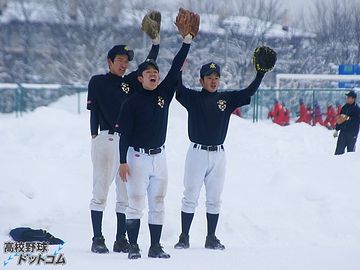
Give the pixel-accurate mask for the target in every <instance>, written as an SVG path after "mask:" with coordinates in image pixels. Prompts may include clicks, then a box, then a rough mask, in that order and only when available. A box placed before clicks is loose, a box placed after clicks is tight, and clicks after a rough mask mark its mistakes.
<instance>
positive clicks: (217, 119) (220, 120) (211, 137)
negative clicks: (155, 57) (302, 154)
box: [175, 47, 276, 250]
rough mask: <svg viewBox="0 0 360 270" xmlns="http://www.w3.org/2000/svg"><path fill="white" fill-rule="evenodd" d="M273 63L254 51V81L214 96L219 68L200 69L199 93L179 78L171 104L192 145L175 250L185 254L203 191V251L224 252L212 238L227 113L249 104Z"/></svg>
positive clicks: (268, 54)
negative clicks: (182, 112)
mask: <svg viewBox="0 0 360 270" xmlns="http://www.w3.org/2000/svg"><path fill="white" fill-rule="evenodd" d="M275 61H276V53H275V52H274V51H273V50H272V49H270V48H268V47H260V48H257V49H256V51H255V54H254V62H255V66H256V70H257V74H256V77H255V79H254V81H253V82H252V83H251V84H250V85H249V86H248V87H247V88H245V89H244V90H241V91H232V92H218V91H217V90H218V88H219V83H220V75H221V74H220V66H219V65H218V64H216V63H214V62H211V63H208V64H205V65H203V66H202V67H201V70H200V83H201V85H202V87H203V88H202V90H201V91H195V90H191V89H188V88H186V87H185V86H184V85H183V84H182V80H181V76H180V79H179V85H178V87H177V90H176V99H177V100H178V101H179V102H180V103H181V104H182V105H183V106H184V107H185V108H186V110H187V111H188V135H189V139H190V141H191V143H190V146H189V149H188V152H187V156H186V162H185V175H184V186H185V191H184V197H183V199H182V209H181V227H182V232H181V234H180V237H179V242H178V243H177V244H175V248H177V249H186V248H189V247H190V244H189V230H190V226H191V222H192V220H193V217H194V213H195V208H196V207H197V205H198V198H199V194H200V190H201V188H202V186H203V185H205V189H206V217H207V237H206V241H205V248H208V249H220V250H223V249H225V246H224V245H223V244H221V242H220V240H219V239H218V238H217V237H216V236H215V230H216V227H217V223H218V218H219V212H220V204H221V193H222V190H223V186H224V180H225V164H226V160H225V148H224V146H223V143H224V140H225V137H226V134H227V130H228V125H229V119H230V116H231V113H232V112H233V111H234V110H235V108H238V107H241V106H243V105H247V104H250V97H251V96H252V95H254V94H255V92H256V90H257V89H258V87H259V86H260V83H261V81H262V78H263V77H264V74H265V73H266V72H267V71H270V70H271V69H272V68H273V67H274V65H275Z"/></svg>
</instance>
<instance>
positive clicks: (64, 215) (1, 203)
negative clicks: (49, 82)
mask: <svg viewBox="0 0 360 270" xmlns="http://www.w3.org/2000/svg"><path fill="white" fill-rule="evenodd" d="M83 104H85V101H84V97H83ZM75 106H76V97H65V98H63V99H62V100H60V101H59V102H57V103H56V104H54V105H52V106H51V107H48V108H39V109H37V110H36V111H35V112H32V113H27V114H25V115H24V117H23V118H19V119H15V117H14V116H13V115H11V116H4V115H2V116H1V117H0V119H1V126H0V141H1V152H0V166H1V170H0V172H1V180H0V181H1V185H0V242H1V244H2V245H3V242H4V241H7V240H10V238H9V237H8V232H9V230H10V229H11V228H14V227H18V226H30V227H33V228H45V229H47V230H49V231H50V232H51V233H52V234H54V235H55V236H58V237H60V238H62V239H64V240H65V241H66V243H65V245H64V248H63V250H62V251H63V253H64V254H65V256H66V260H67V264H66V265H65V266H63V267H61V269H77V270H79V269H129V270H130V269H131V270H137V269H147V270H150V269H156V270H162V269H164V270H165V269H166V270H176V269H181V270H191V269H221V270H227V269H244V270H252V269H254V270H265V269H266V270H282V269H284V270H297V269H299V270H300V269H301V270H312V269H314V270H358V269H360V257H359V254H360V170H359V166H360V152H357V153H354V154H347V155H344V156H338V157H335V156H334V155H333V152H334V148H335V143H336V140H335V139H334V138H333V137H332V132H330V131H328V130H326V129H325V128H322V127H310V126H307V125H305V124H296V125H295V124H294V125H291V126H289V127H279V126H275V125H273V124H271V123H270V122H267V121H266V122H261V123H257V124H253V123H252V122H251V121H249V120H243V119H240V118H238V117H236V116H232V120H231V123H230V129H229V134H228V137H227V140H226V142H225V147H226V151H227V178H226V183H225V190H224V193H223V207H222V212H221V216H220V220H219V226H218V231H217V235H218V237H219V238H220V239H221V241H222V242H223V243H224V244H225V245H226V250H225V251H209V250H205V249H204V248H203V245H204V241H205V234H206V222H205V211H204V194H202V196H201V199H200V204H199V207H198V211H197V212H196V215H195V218H194V222H193V226H192V228H191V231H190V244H191V248H190V249H189V250H175V249H173V245H174V244H175V243H176V241H177V239H178V235H179V233H180V217H179V215H180V201H181V197H182V191H183V187H182V177H183V167H184V160H185V154H186V150H187V148H188V138H187V132H186V125H187V124H186V123H187V122H186V118H187V116H186V112H185V111H184V109H183V108H182V107H181V106H180V105H179V104H178V103H177V102H176V101H174V102H173V103H172V107H171V114H170V119H169V129H168V139H167V143H166V145H167V158H168V168H169V189H168V195H167V198H166V210H167V212H166V221H165V225H164V233H163V237H162V244H163V245H164V247H165V250H166V251H168V252H169V253H170V254H171V255H172V257H171V259H170V260H159V259H148V258H147V250H148V243H149V233H148V229H147V225H146V222H143V223H142V227H141V234H140V237H139V242H140V247H141V248H142V255H143V258H142V259H140V260H137V261H129V260H128V259H127V256H126V255H125V254H117V253H112V252H111V253H110V254H107V255H97V254H92V253H91V252H90V245H91V237H92V229H91V224H90V215H89V210H88V204H89V200H90V198H91V187H92V167H91V160H90V136H89V127H88V126H89V124H88V122H89V121H88V119H89V115H88V113H87V112H85V111H83V113H82V114H81V115H78V114H76V107H75ZM114 208H115V192H114V186H113V188H112V189H111V192H110V194H109V200H108V207H107V209H106V212H105V216H104V224H103V231H104V235H105V239H106V243H107V245H108V247H109V248H111V249H112V244H113V241H114V238H115V213H114ZM143 220H144V221H146V217H144V219H143ZM0 256H1V266H0V267H3V268H4V269H27V268H29V269H35V268H36V269H38V268H41V269H43V268H46V269H58V267H60V266H57V267H55V266H47V267H45V266H40V267H38V266H17V265H16V261H15V260H12V261H10V262H9V264H8V265H7V266H6V267H4V266H3V262H4V261H5V260H6V259H7V258H8V254H4V253H3V252H1V253H0ZM54 267H55V268H54Z"/></svg>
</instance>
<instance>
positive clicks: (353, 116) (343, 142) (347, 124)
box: [335, 91, 360, 155]
mask: <svg viewBox="0 0 360 270" xmlns="http://www.w3.org/2000/svg"><path fill="white" fill-rule="evenodd" d="M346 96H347V99H346V104H345V105H344V106H343V107H342V108H341V111H340V115H338V116H337V117H336V126H335V129H336V134H335V136H336V137H337V132H338V131H340V135H339V138H338V140H337V145H336V150H335V155H342V154H344V153H345V148H346V149H347V151H348V152H355V148H356V147H355V146H356V140H357V137H358V134H359V125H360V108H359V106H358V105H357V104H356V97H357V94H356V93H355V91H349V92H348V93H346Z"/></svg>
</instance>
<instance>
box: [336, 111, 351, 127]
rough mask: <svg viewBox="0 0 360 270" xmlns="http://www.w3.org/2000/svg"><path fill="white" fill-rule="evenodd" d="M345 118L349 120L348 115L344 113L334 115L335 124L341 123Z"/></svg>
mask: <svg viewBox="0 0 360 270" xmlns="http://www.w3.org/2000/svg"><path fill="white" fill-rule="evenodd" d="M347 120H349V116H347V115H346V114H340V115H338V116H336V124H338V125H341V124H342V123H344V122H346V121H347Z"/></svg>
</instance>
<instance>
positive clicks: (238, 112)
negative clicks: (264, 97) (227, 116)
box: [232, 107, 270, 118]
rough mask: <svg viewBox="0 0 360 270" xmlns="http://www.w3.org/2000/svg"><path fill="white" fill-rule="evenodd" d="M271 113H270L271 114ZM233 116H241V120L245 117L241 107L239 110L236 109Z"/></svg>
mask: <svg viewBox="0 0 360 270" xmlns="http://www.w3.org/2000/svg"><path fill="white" fill-rule="evenodd" d="M269 113H270V112H269ZM232 114H235V115H237V116H239V117H241V118H242V117H243V116H242V112H241V109H240V107H239V108H236V109H235V110H234V111H233V112H232Z"/></svg>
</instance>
